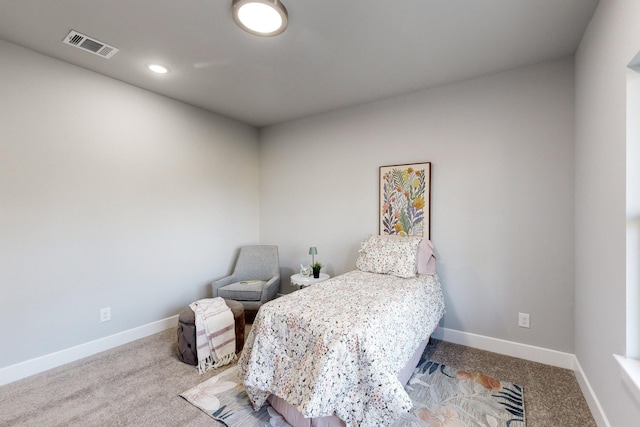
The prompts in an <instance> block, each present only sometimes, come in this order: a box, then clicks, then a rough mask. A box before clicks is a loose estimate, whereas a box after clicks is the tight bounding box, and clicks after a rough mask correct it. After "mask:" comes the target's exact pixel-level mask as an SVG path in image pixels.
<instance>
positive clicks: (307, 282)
mask: <svg viewBox="0 0 640 427" xmlns="http://www.w3.org/2000/svg"><path fill="white" fill-rule="evenodd" d="M330 277H331V276H329V275H328V274H325V273H320V277H318V278H317V279H314V278H313V276H309V277H305V276H303V275H302V274H294V275H293V276H291V286H297V287H298V288H299V289H302V288H306V287H307V286H311V285H313V284H316V283H320V282H324V281H325V280H327V279H329V278H330Z"/></svg>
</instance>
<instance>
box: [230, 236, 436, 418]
mask: <svg viewBox="0 0 640 427" xmlns="http://www.w3.org/2000/svg"><path fill="white" fill-rule="evenodd" d="M424 246H425V245H424V242H423V241H422V239H421V238H409V237H406V238H397V237H396V236H371V237H369V238H368V239H366V240H365V241H364V242H363V243H362V245H361V249H360V251H359V255H358V261H357V262H356V266H357V268H358V269H357V270H354V271H351V272H348V273H345V274H343V275H340V276H337V277H334V278H332V279H329V280H327V281H325V282H322V283H319V284H316V285H313V286H311V287H308V288H305V289H302V290H300V291H297V292H294V293H292V294H289V295H286V296H284V297H281V298H278V299H276V300H273V301H271V302H269V303H267V304H265V305H263V306H262V307H261V309H260V311H259V312H258V315H257V316H256V319H255V321H254V323H253V326H252V328H251V331H250V333H249V336H248V337H247V340H246V342H245V347H244V350H243V353H242V355H241V357H240V360H239V362H238V371H239V374H240V378H241V379H242V381H243V383H244V386H245V389H246V390H247V394H248V395H249V397H250V399H251V401H252V404H253V406H254V408H255V409H258V408H260V407H261V406H262V405H264V403H265V402H266V401H267V400H268V401H269V402H270V403H271V405H272V406H273V407H274V409H276V410H277V411H278V412H280V413H281V414H282V415H283V417H284V418H285V419H286V420H287V421H288V422H289V423H291V424H292V425H293V426H294V427H299V426H300V427H302V426H305V427H306V426H318V427H320V426H344V425H346V426H348V427H351V426H380V425H389V424H391V423H392V422H393V420H395V419H396V418H397V417H398V416H399V415H400V414H401V413H403V412H407V411H409V410H410V409H411V406H412V404H411V400H410V399H409V396H408V395H407V393H406V392H405V391H404V384H405V383H406V381H407V380H408V379H409V377H410V375H411V371H412V370H413V368H414V367H415V366H416V364H417V363H418V361H419V358H420V355H421V354H422V351H423V350H424V347H425V346H426V343H427V341H428V339H429V336H430V335H431V333H432V332H433V331H434V330H435V328H436V327H437V325H438V322H439V321H440V318H441V317H442V315H443V314H444V302H443V297H442V290H441V287H440V283H439V280H438V276H437V275H436V274H418V273H419V270H420V268H419V264H421V262H420V254H421V253H423V251H424Z"/></svg>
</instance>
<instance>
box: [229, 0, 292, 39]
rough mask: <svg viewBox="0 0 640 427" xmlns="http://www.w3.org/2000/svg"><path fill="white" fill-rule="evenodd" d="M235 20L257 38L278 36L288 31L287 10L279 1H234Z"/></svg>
mask: <svg viewBox="0 0 640 427" xmlns="http://www.w3.org/2000/svg"><path fill="white" fill-rule="evenodd" d="M233 20H234V21H236V24H238V26H239V27H240V28H242V29H243V30H245V31H246V32H248V33H251V34H254V35H256V36H266V37H270V36H277V35H278V34H281V33H282V32H284V30H286V29H287V22H288V21H287V9H286V8H285V7H284V5H283V4H282V3H281V2H280V1H279V0H233Z"/></svg>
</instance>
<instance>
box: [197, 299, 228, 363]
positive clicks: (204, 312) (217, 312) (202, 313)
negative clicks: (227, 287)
mask: <svg viewBox="0 0 640 427" xmlns="http://www.w3.org/2000/svg"><path fill="white" fill-rule="evenodd" d="M189 307H190V308H191V309H192V310H193V312H194V314H195V319H196V350H197V354H198V371H199V372H200V373H201V374H202V373H204V372H206V371H207V370H209V369H214V368H219V367H220V366H224V365H226V364H229V363H231V362H233V361H234V360H235V358H236V329H235V325H234V322H233V313H231V310H230V309H229V307H227V304H226V303H225V302H224V299H222V298H220V297H218V298H206V299H201V300H198V301H196V302H193V303H191V304H189Z"/></svg>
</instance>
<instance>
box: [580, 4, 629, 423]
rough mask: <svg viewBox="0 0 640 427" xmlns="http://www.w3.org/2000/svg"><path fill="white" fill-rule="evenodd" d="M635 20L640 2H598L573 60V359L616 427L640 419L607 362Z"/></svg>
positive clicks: (621, 227) (620, 252) (620, 237)
mask: <svg viewBox="0 0 640 427" xmlns="http://www.w3.org/2000/svg"><path fill="white" fill-rule="evenodd" d="M639 16H640V2H637V1H634V0H623V1H609V0H601V1H600V4H599V6H598V9H597V11H596V14H595V15H594V17H593V19H592V22H591V23H590V25H589V27H588V29H587V32H586V33H585V35H584V37H583V40H582V42H581V45H580V48H579V49H578V52H577V54H576V154H575V156H576V161H575V162H576V181H575V182H576V191H575V204H576V214H575V227H576V243H575V245H576V263H575V264H576V286H575V302H576V318H575V323H576V326H575V329H576V333H575V342H576V344H575V353H576V356H577V357H578V360H579V361H580V364H581V366H582V368H583V369H584V371H585V372H586V374H587V377H588V378H589V382H590V383H591V386H592V387H593V389H594V391H595V393H596V394H597V396H598V398H599V400H600V403H601V404H602V406H603V408H604V410H605V412H606V414H607V417H608V418H609V421H610V422H611V425H612V426H620V427H622V426H632V425H638V420H639V419H640V405H639V404H638V403H637V401H635V399H633V397H632V396H631V394H630V391H629V390H628V389H627V388H626V386H625V385H624V384H623V383H622V380H621V378H620V374H619V372H618V366H617V364H616V362H615V361H614V359H613V357H612V354H613V353H617V354H621V355H624V354H625V331H626V325H625V298H626V296H625V294H626V286H625V243H626V242H625V150H626V135H625V129H626V127H625V120H626V111H625V110H626V66H627V64H628V63H629V62H630V61H631V60H632V59H633V57H634V56H635V55H636V53H638V51H639V50H640V26H638V17H639ZM636 262H637V261H636Z"/></svg>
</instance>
